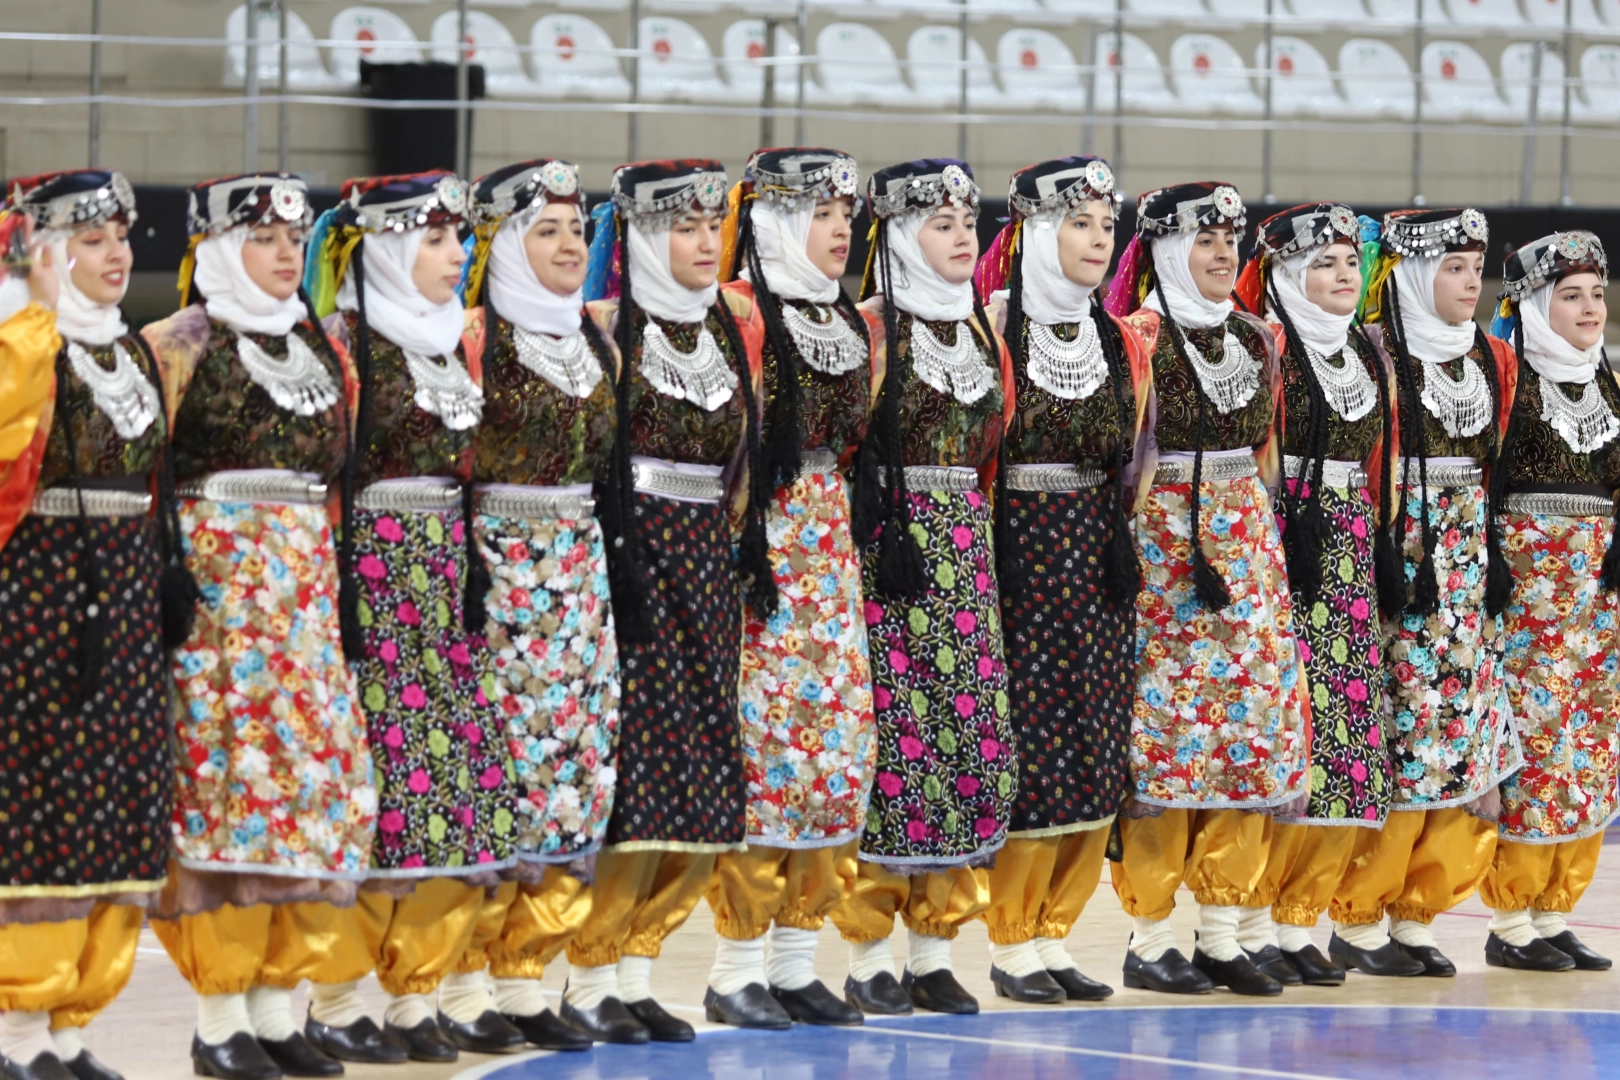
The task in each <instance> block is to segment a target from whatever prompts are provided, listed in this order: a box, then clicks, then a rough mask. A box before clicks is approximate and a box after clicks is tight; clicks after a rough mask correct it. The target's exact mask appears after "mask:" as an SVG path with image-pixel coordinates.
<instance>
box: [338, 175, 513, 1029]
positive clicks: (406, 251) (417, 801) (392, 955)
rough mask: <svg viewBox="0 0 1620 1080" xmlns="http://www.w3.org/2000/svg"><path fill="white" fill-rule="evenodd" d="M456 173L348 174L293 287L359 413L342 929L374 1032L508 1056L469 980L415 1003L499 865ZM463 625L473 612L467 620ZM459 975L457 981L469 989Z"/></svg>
mask: <svg viewBox="0 0 1620 1080" xmlns="http://www.w3.org/2000/svg"><path fill="white" fill-rule="evenodd" d="M467 199H468V189H467V184H466V182H465V181H463V180H461V179H460V178H458V177H456V176H454V175H452V174H450V173H446V172H429V173H418V174H415V175H410V176H394V177H374V178H369V179H362V180H350V181H347V182H346V183H345V184H344V185H343V189H342V193H341V200H340V202H339V203H338V205H337V206H336V207H335V208H334V209H332V210H329V211H327V213H326V214H324V215H322V217H321V220H320V222H319V223H318V224H317V226H316V236H315V238H314V239H313V240H312V242H311V253H310V258H309V266H308V270H307V276H306V282H307V283H308V285H309V286H310V292H311V295H312V296H313V297H314V300H315V308H316V310H317V311H319V312H322V313H325V312H327V311H329V310H331V308H332V307H333V306H334V304H335V306H336V309H337V310H336V312H335V313H333V314H331V315H330V316H328V317H327V319H326V327H327V330H328V331H329V332H330V333H331V334H332V335H333V337H334V338H336V339H337V340H339V341H341V342H343V343H344V345H345V346H346V347H347V348H348V349H349V350H350V351H351V353H352V354H353V355H354V359H355V369H356V373H357V376H358V381H359V404H358V406H357V408H356V410H355V425H354V426H355V440H354V441H355V453H354V456H353V458H352V459H351V463H350V467H349V491H350V492H351V493H352V495H351V497H349V498H347V499H346V500H345V506H344V531H343V549H344V561H345V566H346V568H348V569H349V570H350V571H351V573H350V576H349V578H348V579H347V580H346V584H352V586H353V588H352V589H351V590H349V591H348V592H346V593H345V596H344V598H343V600H344V603H343V619H344V642H345V647H346V652H347V653H348V655H349V663H350V666H351V667H352V668H353V669H354V673H355V679H356V681H357V683H358V684H359V692H360V702H361V707H362V708H363V709H364V710H365V716H366V726H367V731H368V733H369V735H370V739H371V749H372V755H373V758H374V761H375V763H376V769H377V786H378V792H379V795H378V808H379V813H378V818H377V841H376V844H375V845H374V846H373V848H372V857H371V869H370V876H369V879H368V883H367V891H366V893H365V895H364V896H363V898H362V903H361V905H360V906H359V907H358V908H357V910H356V921H357V923H358V924H359V925H358V926H357V927H356V928H355V929H354V930H353V931H352V932H353V933H354V934H356V935H358V936H360V937H361V938H363V939H364V940H365V941H366V942H368V943H369V944H371V945H372V948H373V953H372V960H373V962H374V964H375V968H376V972H377V980H378V982H379V983H381V985H382V988H383V990H384V991H385V992H387V994H388V995H389V997H390V999H391V1000H390V1001H389V1004H388V1008H387V1012H386V1014H385V1016H384V1026H385V1030H386V1031H387V1032H388V1033H389V1034H390V1035H391V1036H392V1039H391V1041H392V1042H394V1043H395V1044H396V1045H399V1044H403V1045H404V1046H405V1047H406V1049H407V1051H408V1053H409V1055H410V1056H411V1057H412V1058H413V1059H415V1060H418V1061H453V1060H455V1059H456V1056H457V1051H458V1050H469V1051H474V1052H479V1053H489V1052H492V1051H500V1050H505V1049H511V1048H513V1047H516V1046H520V1045H522V1043H523V1036H522V1034H521V1033H520V1032H519V1031H518V1030H517V1029H516V1028H515V1027H513V1026H512V1025H511V1024H509V1023H508V1022H507V1021H505V1020H503V1019H502V1018H501V1017H500V1015H499V1014H498V1013H496V1012H495V1011H494V1009H493V1008H492V1003H491V1001H490V996H489V993H488V991H487V989H486V988H485V987H484V986H483V983H482V980H481V979H479V980H466V981H464V984H463V985H459V986H454V987H447V988H446V990H447V992H446V993H445V994H443V995H442V996H440V1000H439V1001H438V1009H437V1012H436V1011H435V1008H434V995H435V992H436V991H437V990H438V989H439V984H440V983H441V982H442V981H443V980H444V979H445V977H446V976H447V975H449V974H450V973H451V972H452V970H453V968H454V966H455V965H456V963H457V962H458V961H459V960H460V959H461V956H462V954H463V952H464V951H465V950H466V948H467V945H468V943H469V942H470V940H471V937H472V934H473V930H474V927H475V924H476V922H477V919H478V916H479V914H480V911H481V909H482V906H483V903H484V900H485V898H486V897H485V890H486V888H489V887H494V886H496V885H498V884H499V881H498V873H499V872H500V871H503V870H506V869H509V868H511V867H512V866H514V865H515V864H516V854H515V851H514V842H515V840H516V835H517V820H516V810H517V807H516V798H515V794H514V791H513V788H512V785H511V782H510V779H509V776H510V773H511V768H512V761H511V756H510V754H509V752H508V750H507V746H506V725H505V724H504V722H503V721H502V718H501V714H500V713H499V712H498V711H497V710H496V708H495V706H494V703H493V702H491V701H490V699H489V698H488V697H487V696H486V693H485V689H484V686H485V682H484V680H485V677H486V676H487V675H488V673H489V664H488V657H487V654H486V652H485V650H484V648H483V646H482V642H481V641H479V640H477V638H475V637H474V635H481V634H482V633H483V631H484V622H483V619H482V618H475V617H473V615H472V614H470V613H469V611H468V608H469V605H468V604H467V602H466V598H467V593H466V587H467V580H468V576H469V575H468V572H467V568H468V564H469V561H470V560H469V556H470V554H472V553H473V552H475V551H476V541H475V540H474V537H473V534H472V531H471V524H472V523H471V521H470V520H469V517H470V515H468V514H467V513H466V512H465V511H466V508H467V506H468V505H469V504H470V502H471V496H470V494H469V493H467V492H466V487H467V486H468V485H469V484H470V481H471V479H472V468H473V455H474V451H475V439H476V437H477V431H478V426H479V422H480V420H481V419H482V417H483V410H484V392H483V390H482V389H481V388H480V385H479V383H480V370H479V362H480V357H479V355H478V351H477V348H476V344H477V343H476V342H473V343H472V344H471V345H467V344H464V343H463V341H462V331H463V328H464V312H463V311H462V306H461V300H460V298H459V297H458V296H457V294H456V289H457V286H458V284H459V283H460V280H461V271H462V266H463V264H464V263H465V262H466V255H465V253H464V252H463V251H462V248H461V243H460V240H459V238H458V236H457V230H458V229H459V228H460V227H461V226H462V225H463V224H464V223H465V221H466V217H467V209H468V205H467ZM478 614H480V615H481V614H482V613H478ZM469 984H470V985H469ZM311 1000H312V1018H313V1019H315V1020H316V1021H317V1022H319V1023H322V1024H324V1025H326V1026H327V1027H328V1028H343V1027H345V1026H346V1025H347V1024H349V1023H358V1022H359V1019H360V1017H363V1016H364V1015H365V1014H364V1012H363V1009H362V1008H361V1005H360V1002H359V1000H358V997H357V995H356V993H355V988H354V984H353V982H352V981H349V982H345V983H343V984H341V985H328V986H323V987H320V988H318V989H317V990H316V992H315V993H313V994H312V995H311Z"/></svg>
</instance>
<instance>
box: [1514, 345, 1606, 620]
mask: <svg viewBox="0 0 1620 1080" xmlns="http://www.w3.org/2000/svg"><path fill="white" fill-rule="evenodd" d="M1520 355H1523V354H1522V353H1521V354H1520ZM1598 378H1600V379H1602V380H1603V382H1604V385H1605V386H1606V387H1607V388H1608V391H1609V400H1610V401H1611V402H1614V403H1620V380H1616V379H1615V377H1614V369H1613V368H1611V367H1609V353H1608V350H1606V349H1605V348H1604V347H1603V346H1602V345H1599V346H1598ZM1617 537H1620V500H1616V501H1615V504H1614V516H1613V517H1612V518H1611V519H1610V524H1609V546H1608V548H1607V549H1606V550H1605V551H1604V552H1603V570H1602V573H1601V574H1600V575H1599V577H1598V582H1599V584H1601V585H1602V586H1603V588H1604V589H1605V590H1607V591H1608V592H1620V543H1617V542H1616V538H1617Z"/></svg>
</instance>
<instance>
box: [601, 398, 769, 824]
mask: <svg viewBox="0 0 1620 1080" xmlns="http://www.w3.org/2000/svg"><path fill="white" fill-rule="evenodd" d="M663 400H665V401H668V400H669V399H667V398H665V399H663ZM636 535H637V536H638V537H639V538H640V540H641V543H642V545H643V549H644V550H643V553H642V560H643V561H642V568H643V570H644V572H645V573H646V575H647V579H648V589H647V599H646V605H647V606H646V611H645V616H646V619H647V625H648V626H650V627H652V628H653V631H654V632H653V634H652V638H651V640H650V641H648V642H646V643H644V644H637V643H633V642H629V641H621V642H620V643H619V667H620V679H621V680H622V682H623V686H624V698H623V702H622V704H621V705H620V707H619V715H620V721H619V724H620V728H619V731H620V734H619V783H618V787H617V789H616V791H615V794H614V807H613V817H612V820H611V822H610V823H609V825H608V836H607V843H608V845H609V846H614V845H621V844H622V845H633V846H634V847H635V848H650V849H667V850H726V849H729V848H731V847H733V846H735V845H737V844H740V843H742V842H743V837H744V830H745V825H746V823H745V817H746V788H745V784H744V781H743V752H742V732H741V722H740V720H739V718H738V717H739V714H738V703H737V679H738V651H739V647H740V645H741V642H742V610H741V609H742V601H741V598H740V596H739V594H738V587H737V573H736V570H735V569H734V568H733V565H732V554H731V526H730V524H729V522H728V521H727V520H726V513H725V511H724V510H723V509H722V508H721V507H719V506H718V505H715V504H713V503H698V502H678V501H676V500H674V499H665V498H660V497H659V496H656V495H648V494H645V493H640V492H638V493H637V494H636ZM676 628H678V629H676Z"/></svg>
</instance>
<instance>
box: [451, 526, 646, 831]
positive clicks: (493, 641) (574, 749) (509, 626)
mask: <svg viewBox="0 0 1620 1080" xmlns="http://www.w3.org/2000/svg"><path fill="white" fill-rule="evenodd" d="M477 529H478V541H479V548H480V549H481V550H482V552H483V556H484V562H485V564H486V565H487V566H488V567H489V573H490V578H491V580H492V581H493V583H494V587H493V588H492V589H491V590H490V593H489V596H488V597H487V599H486V600H485V607H486V609H487V610H488V613H489V622H488V629H487V630H486V632H485V633H486V640H487V643H488V648H489V659H490V662H491V663H492V665H493V667H494V669H495V704H496V706H497V707H498V708H499V710H500V712H501V714H502V715H503V716H504V717H505V718H506V742H507V747H508V749H509V750H510V751H511V754H512V764H513V766H514V767H515V769H516V775H517V793H518V803H517V814H518V820H517V828H518V834H517V847H518V858H519V859H520V860H523V861H526V862H542V863H566V862H569V861H571V860H573V859H577V858H579V857H580V856H582V855H589V854H591V853H592V852H594V851H596V850H597V849H598V848H600V847H601V846H602V837H603V836H604V835H605V834H606V832H607V823H608V814H609V813H610V812H611V811H612V809H613V786H614V783H615V782H616V780H617V778H618V771H617V765H618V743H619V650H618V645H617V641H616V638H615V637H614V633H613V610H612V604H611V601H610V598H609V593H608V576H607V559H606V557H605V556H604V555H603V553H602V528H601V526H600V525H598V524H597V522H596V519H595V518H585V519H582V520H578V521H571V520H559V519H552V520H537V519H530V518H515V517H494V516H491V515H488V514H484V515H480V516H479V518H478V520H477Z"/></svg>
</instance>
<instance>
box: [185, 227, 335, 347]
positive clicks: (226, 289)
mask: <svg viewBox="0 0 1620 1080" xmlns="http://www.w3.org/2000/svg"><path fill="white" fill-rule="evenodd" d="M252 235H253V230H252V229H250V228H248V227H247V226H239V227H237V228H234V229H226V230H225V231H224V232H222V233H220V234H219V235H218V236H210V237H208V238H207V239H206V240H204V241H203V242H202V243H200V244H198V245H197V271H196V276H195V278H194V281H195V283H196V286H197V288H198V290H199V291H201V293H202V294H203V296H204V298H205V299H206V303H205V305H204V306H205V308H206V309H207V311H208V315H209V317H210V318H213V319H218V320H219V321H220V322H222V323H224V324H225V325H226V326H228V327H230V328H231V329H232V330H238V331H245V332H247V333H253V334H269V335H270V336H271V337H286V336H287V333H288V331H290V330H291V329H292V328H293V326H294V325H296V324H297V322H298V321H299V320H300V319H303V318H306V317H307V316H308V312H307V311H306V310H305V308H304V302H303V301H302V300H300V299H299V298H298V294H297V293H293V294H292V295H291V296H289V297H288V298H287V299H285V300H277V299H276V298H275V297H273V296H271V295H270V294H269V293H267V292H265V291H264V290H263V289H261V288H259V286H257V285H256V284H254V282H253V279H252V278H250V277H248V272H247V268H246V267H244V266H243V265H242V248H243V247H244V246H245V245H246V244H247V242H248V239H249V237H251V236H252Z"/></svg>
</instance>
